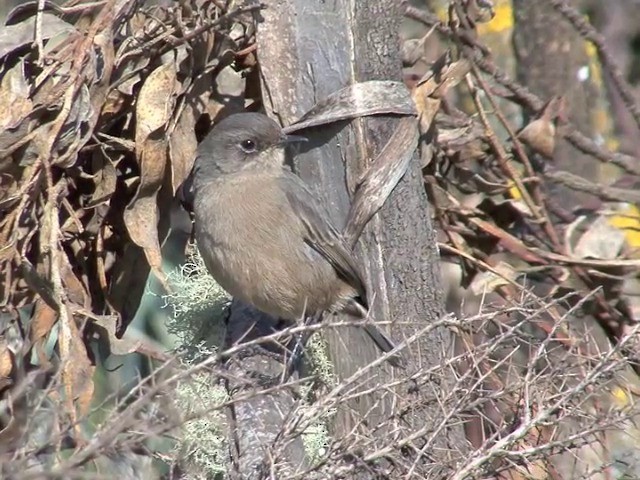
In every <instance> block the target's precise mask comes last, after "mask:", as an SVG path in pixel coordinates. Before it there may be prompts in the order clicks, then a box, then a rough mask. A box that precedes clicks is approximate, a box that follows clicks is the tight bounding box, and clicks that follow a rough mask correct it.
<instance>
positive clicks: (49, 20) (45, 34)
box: [0, 12, 75, 59]
mask: <svg viewBox="0 0 640 480" xmlns="http://www.w3.org/2000/svg"><path fill="white" fill-rule="evenodd" d="M40 21H41V26H40V32H41V35H42V39H43V40H46V39H48V38H51V37H54V36H58V35H61V34H65V33H66V34H68V33H71V32H74V31H75V27H74V26H73V25H71V24H70V23H67V22H65V21H64V20H62V19H60V18H59V17H57V16H56V15H53V14H51V13H46V12H45V13H43V14H42V15H40ZM35 26H36V17H35V16H32V17H29V18H27V19H26V20H24V21H23V22H20V23H18V24H16V25H8V26H3V27H2V29H0V59H1V58H3V57H4V56H6V55H8V54H10V53H11V52H13V51H15V50H17V49H19V48H21V47H23V46H25V45H29V44H31V43H32V42H33V35H34V32H35Z"/></svg>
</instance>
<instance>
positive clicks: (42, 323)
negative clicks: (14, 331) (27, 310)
mask: <svg viewBox="0 0 640 480" xmlns="http://www.w3.org/2000/svg"><path fill="white" fill-rule="evenodd" d="M57 321H58V314H57V313H56V312H55V310H54V309H53V308H51V307H50V306H49V305H47V304H46V303H45V302H44V300H42V299H40V298H39V299H37V300H36V304H35V308H34V312H33V317H32V319H31V324H30V326H29V340H30V342H31V345H33V348H34V349H35V351H36V355H37V356H38V360H39V361H40V364H41V365H43V366H47V365H49V364H50V362H49V358H48V357H47V354H46V353H45V351H44V349H43V346H44V344H45V342H46V341H47V338H48V336H49V333H50V332H51V329H52V328H53V326H54V325H55V324H56V322H57Z"/></svg>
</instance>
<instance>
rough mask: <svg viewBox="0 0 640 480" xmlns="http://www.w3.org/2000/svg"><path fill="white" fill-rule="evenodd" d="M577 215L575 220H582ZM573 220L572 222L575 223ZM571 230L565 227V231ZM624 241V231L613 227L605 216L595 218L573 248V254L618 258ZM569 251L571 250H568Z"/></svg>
mask: <svg viewBox="0 0 640 480" xmlns="http://www.w3.org/2000/svg"><path fill="white" fill-rule="evenodd" d="M583 220H584V217H579V218H578V219H577V220H576V222H582V221H583ZM576 222H574V224H575V223H576ZM571 230H572V228H571V227H569V228H567V232H570V231H571ZM624 243H625V235H624V232H622V231H621V230H619V229H617V228H616V227H613V226H612V225H611V224H610V223H609V220H608V219H607V218H606V217H603V216H601V217H598V218H596V219H595V220H594V221H593V222H592V223H591V224H590V225H589V227H588V228H587V230H586V232H584V233H583V234H582V235H581V236H580V239H579V240H578V241H577V243H576V245H575V248H573V249H572V250H573V256H575V257H577V258H595V259H601V260H613V259H616V258H618V255H619V254H620V252H621V251H622V248H623V247H624ZM570 251H571V250H570Z"/></svg>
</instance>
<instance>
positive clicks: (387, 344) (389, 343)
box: [343, 298, 406, 368]
mask: <svg viewBox="0 0 640 480" xmlns="http://www.w3.org/2000/svg"><path fill="white" fill-rule="evenodd" d="M343 310H344V311H345V312H346V313H348V314H349V315H353V316H355V317H358V318H367V317H368V316H369V312H368V310H367V309H366V308H365V307H364V305H363V304H362V303H360V302H358V300H357V299H355V298H351V299H349V301H347V303H346V305H344V307H343ZM363 328H364V331H365V332H367V335H369V338H371V340H373V343H375V344H376V345H377V347H378V348H379V349H380V350H381V351H382V352H383V353H388V352H390V351H391V350H393V349H394V348H396V345H395V343H394V342H393V340H391V338H389V336H388V335H387V334H386V333H384V332H382V331H381V330H380V329H379V328H378V327H377V326H376V325H375V324H373V323H371V324H367V325H364V326H363ZM388 362H389V363H390V364H391V365H393V366H394V367H397V368H404V367H405V366H406V363H405V361H404V359H403V358H402V356H401V355H400V353H396V354H395V355H391V356H390V357H389V358H388Z"/></svg>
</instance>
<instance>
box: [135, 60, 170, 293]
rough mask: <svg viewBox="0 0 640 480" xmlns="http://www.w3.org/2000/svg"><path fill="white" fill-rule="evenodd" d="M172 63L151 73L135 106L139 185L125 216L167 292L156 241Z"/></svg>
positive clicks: (165, 148)
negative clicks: (158, 198)
mask: <svg viewBox="0 0 640 480" xmlns="http://www.w3.org/2000/svg"><path fill="white" fill-rule="evenodd" d="M175 68H176V67H175V63H174V62H168V63H166V64H163V65H162V66H160V67H158V68H157V69H156V70H154V71H153V72H152V73H151V74H150V75H149V77H148V78H147V80H146V81H145V83H144V85H143V86H142V89H141V90H140V95H139V96H138V104H137V106H136V135H135V136H136V156H137V157H138V162H139V165H140V185H139V187H138V192H137V194H136V196H135V198H134V199H133V200H132V201H131V203H130V204H129V206H128V207H127V209H126V210H125V212H124V221H125V224H126V226H127V230H128V231H129V235H130V236H131V239H132V240H133V241H134V242H135V243H136V244H137V245H139V246H140V247H142V248H143V249H144V252H145V255H146V257H147V260H148V262H149V265H150V266H151V268H152V269H153V271H154V273H155V274H156V275H157V276H158V279H159V280H160V282H161V283H162V284H163V285H164V286H165V288H167V282H166V275H165V274H164V273H163V272H162V257H161V254H160V242H159V240H158V206H157V203H156V199H157V195H158V190H159V189H160V187H161V186H162V182H163V179H164V175H165V169H166V165H167V156H168V146H169V142H168V140H167V138H166V126H167V124H168V122H169V120H170V119H171V114H172V113H173V108H174V104H175V92H176V90H177V87H178V85H177V81H176V70H175Z"/></svg>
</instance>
